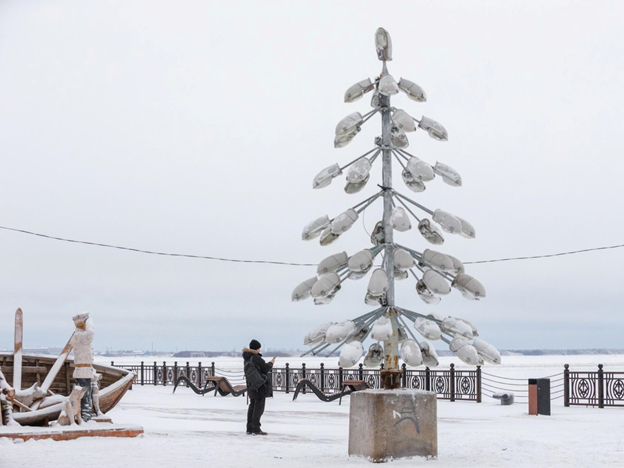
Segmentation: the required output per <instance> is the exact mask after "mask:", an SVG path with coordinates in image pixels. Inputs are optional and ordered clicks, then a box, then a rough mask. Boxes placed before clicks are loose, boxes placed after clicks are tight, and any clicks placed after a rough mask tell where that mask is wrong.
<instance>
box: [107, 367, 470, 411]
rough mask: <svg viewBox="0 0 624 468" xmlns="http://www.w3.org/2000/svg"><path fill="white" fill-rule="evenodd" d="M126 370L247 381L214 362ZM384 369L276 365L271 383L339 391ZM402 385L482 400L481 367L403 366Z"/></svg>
mask: <svg viewBox="0 0 624 468" xmlns="http://www.w3.org/2000/svg"><path fill="white" fill-rule="evenodd" d="M111 365H112V366H114V365H115V363H114V362H111ZM117 367H122V368H124V369H127V370H132V371H134V372H136V374H137V379H136V381H135V382H136V384H137V385H174V384H175V381H176V380H177V379H178V378H179V377H180V376H184V377H186V378H188V379H189V380H190V381H191V382H192V383H193V384H195V385H197V386H198V387H202V386H203V384H204V382H205V381H206V377H209V376H215V375H220V376H224V377H227V378H228V380H229V381H230V382H231V383H232V385H240V384H243V383H244V374H243V371H242V370H226V369H219V368H216V367H215V364H214V362H213V363H211V365H210V366H202V364H201V363H198V364H197V365H190V364H189V363H188V362H187V363H186V364H181V365H178V363H177V362H175V363H174V364H173V365H167V363H166V362H163V363H162V364H158V363H156V362H154V363H153V364H149V363H145V362H141V364H139V365H120V366H117ZM380 370H381V369H365V368H364V367H363V366H362V365H361V364H360V365H359V366H358V367H355V368H352V369H343V368H341V367H340V368H337V369H336V368H331V369H326V368H325V365H324V364H321V365H320V367H318V368H307V367H306V365H305V364H302V366H301V367H296V368H295V367H290V366H289V365H288V364H286V366H285V367H281V368H277V367H276V368H273V371H272V373H271V383H272V386H273V391H274V392H284V393H290V392H294V391H295V389H296V388H297V384H298V383H299V382H300V381H301V380H302V379H309V380H310V381H311V382H312V383H313V384H314V385H316V386H317V387H319V388H320V389H321V390H322V391H323V392H325V393H337V392H340V391H341V390H342V382H343V381H345V380H364V381H365V382H366V383H368V384H369V385H370V386H371V387H372V388H380V386H381V376H380ZM402 370H403V376H402V382H401V383H402V386H403V387H406V388H414V389H420V390H431V391H434V392H436V393H437V395H438V398H439V399H442V400H450V401H455V400H468V401H476V402H479V403H480V402H481V368H480V367H477V368H476V370H456V369H455V366H454V364H451V366H450V368H449V369H447V370H431V369H429V368H426V369H423V370H411V369H407V368H406V367H405V365H403V368H402Z"/></svg>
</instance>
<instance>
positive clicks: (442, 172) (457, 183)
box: [433, 162, 462, 187]
mask: <svg viewBox="0 0 624 468" xmlns="http://www.w3.org/2000/svg"><path fill="white" fill-rule="evenodd" d="M433 172H435V173H436V174H438V175H439V176H440V177H442V180H443V181H444V182H445V183H446V184H448V185H450V186H452V187H461V185H462V178H461V176H460V175H459V173H458V172H457V171H456V170H455V169H453V168H452V167H451V166H447V165H446V164H442V163H441V162H436V163H435V166H433Z"/></svg>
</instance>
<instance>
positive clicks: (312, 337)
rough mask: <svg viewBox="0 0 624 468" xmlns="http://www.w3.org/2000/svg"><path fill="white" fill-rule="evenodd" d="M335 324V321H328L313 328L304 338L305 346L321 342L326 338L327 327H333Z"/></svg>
mask: <svg viewBox="0 0 624 468" xmlns="http://www.w3.org/2000/svg"><path fill="white" fill-rule="evenodd" d="M333 324H334V322H327V323H324V324H322V325H319V326H318V327H316V328H313V329H312V330H310V331H309V332H308V334H307V335H306V336H305V337H304V338H303V344H304V345H305V346H312V345H315V344H317V343H321V342H322V341H323V340H324V339H325V333H326V332H327V329H328V328H329V327H331V326H332V325H333Z"/></svg>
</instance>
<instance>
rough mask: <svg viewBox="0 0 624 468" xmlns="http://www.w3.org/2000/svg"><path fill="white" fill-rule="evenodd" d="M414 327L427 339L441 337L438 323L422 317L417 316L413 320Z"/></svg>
mask: <svg viewBox="0 0 624 468" xmlns="http://www.w3.org/2000/svg"><path fill="white" fill-rule="evenodd" d="M414 328H415V329H416V331H418V333H420V334H421V335H422V336H424V337H425V338H427V339H428V340H439V339H440V338H442V330H440V327H438V324H437V323H435V322H434V321H432V320H428V319H426V318H424V317H418V318H417V319H416V320H415V321H414Z"/></svg>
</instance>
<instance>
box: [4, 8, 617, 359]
mask: <svg viewBox="0 0 624 468" xmlns="http://www.w3.org/2000/svg"><path fill="white" fill-rule="evenodd" d="M623 16H624V5H623V4H622V3H621V2H604V1H603V2H600V1H598V2H591V3H587V2H573V1H566V2H561V1H549V2H543V1H539V2H538V1H505V2H501V1H499V0H497V1H483V2H476V1H474V2H460V1H456V2H429V1H397V2H392V3H391V4H389V3H385V4H384V3H383V2H364V1H358V2H349V1H341V2H329V1H314V2H286V1H285V2H274V1H263V2H249V1H247V2H245V1H242V2H208V1H201V2H199V1H198V2H192V1H180V2H157V1H124V2H112V1H109V2H60V1H54V0H49V1H40V2H37V1H32V2H20V1H12V2H11V1H3V2H0V63H1V64H2V66H1V67H0V96H1V100H0V162H1V166H0V196H1V199H2V203H1V204H0V226H8V227H13V228H18V229H26V230H31V231H36V232H41V233H45V234H49V235H54V236H60V237H68V238H73V239H82V240H87V241H92V242H102V243H109V244H116V245H122V246H128V247H134V248H140V249H147V250H155V251H163V252H177V253H189V254H196V255H209V256H221V257H231V258H237V259H258V260H278V261H287V262H288V261H289V262H303V263H315V262H319V261H320V260H322V259H323V258H325V257H326V256H328V255H331V254H334V253H338V252H342V251H347V252H348V253H349V254H353V253H355V252H357V251H359V250H361V249H363V248H366V247H369V246H370V241H369V240H368V236H367V234H366V230H368V231H369V232H370V230H371V229H372V228H373V226H374V225H375V223H376V221H378V220H379V219H380V216H381V203H377V204H376V205H373V206H372V207H371V208H369V209H367V210H366V212H365V215H364V216H363V217H361V218H360V219H359V220H358V222H357V223H356V224H355V225H354V227H353V228H352V229H351V230H350V231H349V232H348V233H345V234H344V235H343V236H341V238H340V239H339V240H338V241H337V242H335V243H334V244H332V245H330V246H327V247H321V246H319V244H318V242H317V241H316V240H315V241H310V242H303V241H301V230H302V228H303V226H305V225H306V224H307V223H308V222H309V221H310V220H312V219H314V218H317V217H319V216H321V215H324V214H328V215H329V216H330V217H333V216H335V215H337V214H339V213H341V212H342V211H344V210H345V209H347V208H349V207H351V206H353V205H355V204H357V203H358V202H360V201H361V200H363V199H364V198H366V197H368V196H370V195H372V194H374V193H375V192H376V191H377V190H378V188H377V187H376V183H377V182H379V183H380V182H381V166H380V164H379V161H378V162H377V164H376V165H375V167H374V168H373V171H372V173H371V182H370V183H369V184H368V185H367V187H366V188H365V189H364V190H363V191H362V192H360V193H359V194H356V195H347V194H346V193H345V192H344V191H343V186H344V179H343V177H339V178H337V179H336V180H334V182H333V183H332V185H330V186H329V187H327V188H324V189H322V190H312V179H313V178H314V176H315V174H316V173H318V172H319V171H320V170H321V169H323V168H324V167H326V166H329V165H331V164H333V163H336V162H338V163H340V164H341V165H343V164H346V163H347V162H349V161H351V160H352V159H354V158H356V157H357V156H359V155H361V154H363V153H364V152H366V151H368V150H369V149H370V148H372V146H373V140H374V138H375V136H377V135H379V134H380V128H381V127H380V119H379V118H378V117H374V118H373V119H371V120H370V121H369V122H367V123H366V124H365V125H364V127H363V129H362V131H361V132H360V133H359V134H358V136H357V137H356V138H355V139H354V140H353V142H352V143H351V144H350V145H348V146H347V147H345V148H341V149H335V148H334V147H333V136H334V128H335V125H336V123H337V122H338V121H339V120H340V119H341V118H342V117H344V116H346V115H347V114H349V113H351V112H356V111H359V112H362V113H364V112H368V110H370V105H369V102H370V99H369V96H370V95H367V96H366V97H365V98H364V99H362V100H360V101H357V102H355V103H351V104H345V103H344V102H343V95H344V92H345V90H346V89H347V88H348V87H349V86H351V85H352V84H353V83H355V82H357V81H360V80H362V79H365V78H366V77H370V78H373V77H375V76H377V75H379V73H380V72H381V62H380V61H379V60H378V59H377V57H376V54H375V50H374V39H373V38H374V33H375V30H376V29H377V28H378V27H380V26H381V27H384V28H386V29H387V30H388V31H389V32H390V34H391V36H392V41H393V45H394V54H393V55H394V57H393V58H394V60H393V61H392V62H389V63H388V68H389V72H390V73H391V74H392V75H393V76H394V77H395V78H396V79H397V80H398V78H400V77H405V78H407V79H410V80H412V81H414V82H416V83H418V84H419V85H420V86H422V87H423V88H424V89H425V91H426V93H427V96H428V100H427V102H426V103H416V102H414V101H411V100H409V99H408V98H407V97H406V96H405V95H403V94H401V95H398V96H397V97H394V98H393V101H392V102H393V105H395V106H396V107H399V108H403V109H405V110H406V111H407V112H408V113H410V114H411V115H413V116H415V117H417V118H419V117H420V116H422V115H426V116H428V117H430V118H433V119H435V120H437V121H439V122H440V123H442V124H443V125H444V126H445V127H446V129H447V130H448V133H449V141H448V142H438V141H435V140H433V139H431V138H429V137H428V136H427V134H426V133H425V132H422V131H418V132H416V133H413V134H409V140H410V147H409V149H408V151H410V152H411V153H412V154H415V155H417V156H418V157H419V158H421V159H423V160H425V161H427V162H429V163H431V164H434V163H435V162H436V161H440V162H443V163H446V164H448V165H450V166H452V167H453V168H455V169H456V170H457V171H459V173H460V174H461V175H462V179H463V187H461V188H454V187H450V186H448V185H446V184H444V183H442V182H441V180H439V179H438V180H434V181H432V182H431V183H429V184H428V188H427V190H426V191H425V192H424V193H421V194H414V193H412V192H410V191H409V190H408V189H407V188H406V187H405V186H404V184H403V182H402V181H401V179H400V176H398V171H397V174H396V176H395V178H394V184H395V187H397V189H398V190H400V191H402V192H403V193H405V194H407V195H408V196H411V197H412V198H414V199H416V200H417V201H418V202H419V203H422V204H423V205H425V206H427V207H429V208H431V209H436V208H440V209H444V210H447V211H450V212H451V213H455V214H457V215H459V216H461V217H463V218H465V219H467V220H469V221H470V222H471V223H472V224H473V225H474V226H475V228H476V232H477V238H476V239H474V240H467V239H464V238H462V237H459V236H452V235H446V242H445V243H444V245H443V246H441V247H440V248H439V249H438V250H440V251H442V252H445V253H449V254H452V255H454V256H456V257H458V258H460V259H462V260H464V261H466V262H468V261H475V260H484V259H495V258H501V257H510V256H524V255H540V254H547V253H553V252H561V251H567V250H576V249H582V248H588V247H597V246H603V245H613V244H621V243H624V218H623V217H622V216H621V210H622V200H623V198H624V188H623V185H622V182H621V180H622V172H623V170H624V162H623V158H622V142H621V131H622V128H623V125H624V88H623V87H622V85H621V84H622V82H624V62H623V61H622V57H623V56H624V30H623V29H622V28H621V21H620V19H621V18H622V17H623ZM396 240H397V242H400V243H403V244H406V245H409V246H411V247H412V248H414V249H415V250H423V249H425V248H427V247H430V245H428V244H427V243H426V241H424V239H423V238H422V237H421V236H420V235H419V234H418V232H417V231H415V230H412V231H408V232H406V233H398V234H397V235H396ZM622 264H624V249H620V250H609V251H601V252H593V253H585V254H579V255H574V256H568V257H561V258H554V259H540V260H530V261H516V262H506V263H492V264H480V265H469V266H467V273H468V274H470V275H472V276H474V277H476V278H478V279H479V280H480V281H481V282H482V283H483V284H484V285H485V287H486V289H487V298H486V299H484V300H482V301H478V302H475V301H467V300H465V299H464V298H462V297H461V295H460V294H459V293H457V292H456V291H455V292H454V293H453V294H451V295H449V296H446V297H444V298H443V300H442V302H441V303H440V304H439V305H437V306H429V305H426V304H424V303H423V302H422V301H421V300H420V299H419V298H418V297H417V295H416V292H415V289H414V281H413V280H411V279H410V280H405V281H402V282H399V283H398V284H397V292H396V296H397V303H398V304H399V305H401V306H403V307H405V308H408V309H411V310H415V311H418V312H423V313H429V312H431V311H435V312H436V313H439V314H442V315H451V316H456V317H460V318H462V317H463V318H466V319H468V320H470V321H471V322H473V323H475V324H476V325H477V326H478V328H479V331H480V334H481V337H482V338H484V339H485V340H486V341H488V342H490V343H492V344H494V345H495V346H497V347H498V348H500V349H533V348H622V347H624V346H622V338H621V336H622V333H621V332H622V330H624V315H623V314H622V307H623V306H622V304H623V303H624V301H623V299H624V292H623V289H622V287H621V282H620V281H621V278H622V276H623V275H622V273H623V270H622ZM314 270H315V269H314V268H313V267H297V266H277V265H260V264H240V263H223V262H216V261H208V260H200V259H188V258H174V257H161V256H150V255H145V254H140V253H133V252H126V251H118V250H111V249H104V248H99V247H91V246H86V245H78V244H69V243H62V242H56V241H52V240H46V239H42V238H37V237H32V236H28V235H24V234H18V233H14V232H8V231H2V230H0V284H1V287H0V288H1V289H0V290H1V291H2V293H1V294H0V349H9V348H11V347H12V342H13V314H14V311H15V309H16V308H17V307H21V308H22V309H23V311H24V322H25V332H24V346H25V347H37V346H51V347H60V346H63V344H64V343H65V342H66V340H67V339H68V338H69V335H70V334H71V332H72V329H73V323H72V320H71V317H72V316H73V315H74V314H76V313H79V312H82V311H89V312H90V314H91V316H92V317H93V319H94V322H95V326H96V338H95V341H94V347H95V348H96V349H99V350H104V349H106V348H114V349H151V348H152V347H153V348H154V349H158V350H188V349H192V350H232V349H240V348H242V347H243V346H245V345H247V344H248V342H249V340H250V339H251V338H256V339H258V340H260V341H261V342H262V344H263V346H264V347H269V348H303V343H302V340H303V336H304V335H305V334H306V333H307V331H308V330H309V329H311V328H313V327H314V326H316V325H318V324H320V323H324V322H328V321H341V320H346V319H349V318H353V317H355V316H358V315H361V314H363V313H365V312H367V311H369V310H371V309H370V307H369V306H367V305H365V304H364V302H363V299H364V294H365V290H366V282H367V280H366V279H363V280H360V281H348V282H347V283H345V284H344V285H343V288H342V290H341V291H340V293H339V294H338V295H337V296H336V298H335V300H334V301H333V302H332V303H331V304H330V305H327V306H314V305H313V304H312V302H311V301H307V302H298V303H293V302H291V299H290V295H291V292H292V290H293V288H294V287H295V286H296V285H297V284H298V283H300V282H301V281H303V280H305V279H307V278H310V277H311V276H313V275H314V273H315V271H314Z"/></svg>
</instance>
